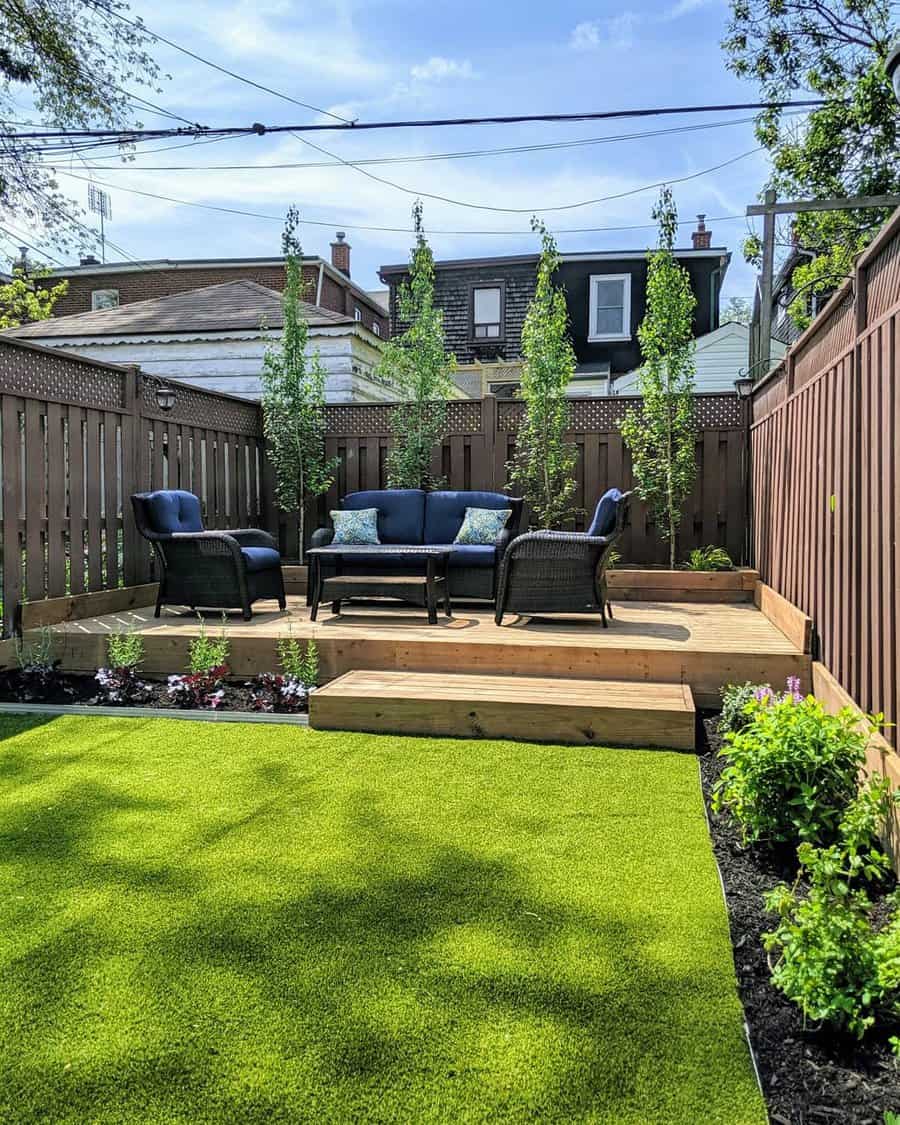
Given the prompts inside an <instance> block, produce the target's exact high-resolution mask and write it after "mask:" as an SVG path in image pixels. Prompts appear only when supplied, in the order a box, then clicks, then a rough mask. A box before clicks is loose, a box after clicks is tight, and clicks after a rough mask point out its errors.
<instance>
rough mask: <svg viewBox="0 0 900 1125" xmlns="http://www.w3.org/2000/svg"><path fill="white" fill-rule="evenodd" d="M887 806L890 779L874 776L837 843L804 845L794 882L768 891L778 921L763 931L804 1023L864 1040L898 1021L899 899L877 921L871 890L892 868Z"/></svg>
mask: <svg viewBox="0 0 900 1125" xmlns="http://www.w3.org/2000/svg"><path fill="white" fill-rule="evenodd" d="M890 804H891V795H890V786H889V783H888V782H887V781H886V780H885V779H884V778H875V779H873V780H872V781H870V782H869V783H868V784H867V785H866V786H865V788H863V789H862V790H861V791H860V793H859V795H858V796H857V797H855V798H854V799H853V800H852V801H851V802H850V803H849V805H848V806H847V808H846V810H845V811H844V814H843V816H842V818H841V821H840V824H839V827H838V834H837V839H836V841H835V843H833V844H832V845H831V846H830V847H826V848H820V847H814V846H813V845H812V844H809V843H805V844H801V845H800V847H799V848H798V849H797V856H798V859H799V861H800V870H799V873H798V875H797V879H796V881H795V883H794V885H793V886H787V885H786V884H784V883H782V884H779V886H777V887H775V889H774V890H772V891H770V892H769V894H768V895H766V907H767V909H768V910H770V911H772V912H773V913H775V914H777V915H778V919H779V921H778V925H777V927H776V928H775V929H774V930H773V931H772V932H771V933H767V934H764V935H763V944H764V945H765V947H766V950H767V951H768V953H769V956H770V964H771V966H772V983H773V984H774V985H775V987H776V988H778V989H780V990H781V991H782V992H783V993H784V994H785V995H786V996H787V997H789V998H790V999H791V1000H793V1001H794V1002H795V1003H796V1004H797V1005H798V1006H799V1007H800V1009H801V1010H802V1012H803V1017H804V1020H813V1021H814V1022H816V1023H825V1024H828V1025H830V1026H832V1027H835V1028H837V1029H841V1030H847V1031H849V1032H850V1033H851V1034H853V1035H856V1036H857V1037H859V1038H862V1036H863V1035H864V1034H865V1033H866V1031H868V1030H869V1028H871V1027H873V1026H874V1025H875V1024H876V1023H878V1022H880V1021H889V1022H890V1023H896V1021H897V1019H898V1018H900V915H898V914H897V910H896V899H895V900H894V902H893V903H892V910H891V916H890V918H889V919H888V920H887V922H885V923H882V924H876V921H875V918H874V917H873V914H874V911H873V903H872V900H871V898H870V897H869V892H868V888H867V885H868V884H869V883H871V882H873V881H878V880H881V879H882V878H884V876H885V875H887V873H888V872H889V870H890V863H889V861H888V858H887V856H885V855H884V854H883V853H882V852H881V851H880V850H879V849H878V847H877V835H878V832H879V830H880V828H881V827H882V825H883V823H884V819H885V817H886V816H887V814H888V812H889V809H890ZM895 1049H896V1046H895Z"/></svg>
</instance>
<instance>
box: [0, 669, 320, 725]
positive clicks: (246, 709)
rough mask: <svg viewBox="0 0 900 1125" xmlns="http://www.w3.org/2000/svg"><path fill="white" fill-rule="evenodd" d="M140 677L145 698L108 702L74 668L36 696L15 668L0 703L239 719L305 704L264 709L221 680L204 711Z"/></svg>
mask: <svg viewBox="0 0 900 1125" xmlns="http://www.w3.org/2000/svg"><path fill="white" fill-rule="evenodd" d="M141 679H142V680H143V682H144V683H145V684H146V685H147V688H148V691H149V694H148V697H147V698H146V699H142V700H141V701H140V702H139V703H138V704H137V705H135V706H131V705H128V704H122V705H120V706H117V705H116V704H110V703H108V702H107V701H106V700H103V701H100V700H98V698H97V681H96V680H95V679H94V677H93V676H88V675H83V674H79V673H76V672H60V673H57V675H56V676H55V677H54V682H53V685H52V686H51V688H50V690H49V691H48V692H47V694H46V695H45V696H42V697H40V698H38V697H36V696H29V695H28V694H27V693H24V692H23V691H22V688H21V684H20V674H19V672H18V671H17V670H11V671H7V672H2V673H0V704H16V705H22V704H26V705H28V706H29V709H30V708H31V707H32V706H35V705H37V706H41V705H50V706H61V705H65V706H73V705H77V706H78V707H79V709H82V708H84V707H97V709H98V711H99V710H100V708H101V707H102V709H103V710H104V711H105V712H110V711H113V712H115V711H122V712H131V711H133V712H135V713H140V714H144V713H146V712H152V711H168V712H174V713H175V714H178V715H181V714H185V715H188V714H190V716H191V717H194V718H197V717H202V716H204V715H220V714H223V713H227V714H229V715H233V716H235V717H237V718H241V719H249V720H250V721H253V720H254V719H260V718H264V719H268V720H273V719H281V720H285V719H293V718H296V717H297V716H298V714H303V715H304V716H305V712H306V707H305V706H304V707H303V708H302V709H300V710H299V711H287V710H280V709H276V711H275V712H264V711H260V710H258V709H254V707H253V692H252V689H251V688H250V687H249V686H248V685H247V684H246V683H245V682H244V681H242V680H235V681H225V682H224V684H223V688H224V693H225V694H224V696H223V698H222V701H221V702H220V703H219V705H218V707H216V708H214V709H213V708H208V709H205V710H204V711H199V712H198V711H196V710H190V711H188V710H187V709H185V708H182V707H179V706H178V705H177V704H175V703H173V702H172V700H171V699H170V698H169V696H168V692H167V690H166V689H167V686H168V685H167V681H166V680H164V679H163V680H161V679H154V678H153V677H151V676H142V677H141Z"/></svg>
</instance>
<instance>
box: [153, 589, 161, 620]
mask: <svg viewBox="0 0 900 1125" xmlns="http://www.w3.org/2000/svg"><path fill="white" fill-rule="evenodd" d="M162 606H163V600H162V594H157V596H156V609H155V610H154V611H153V616H154V617H159V611H160V610H161V609H162Z"/></svg>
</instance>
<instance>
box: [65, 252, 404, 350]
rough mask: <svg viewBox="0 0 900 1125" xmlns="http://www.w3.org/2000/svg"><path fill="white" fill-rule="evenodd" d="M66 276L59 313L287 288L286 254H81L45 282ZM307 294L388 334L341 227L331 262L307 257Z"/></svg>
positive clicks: (325, 306)
mask: <svg viewBox="0 0 900 1125" xmlns="http://www.w3.org/2000/svg"><path fill="white" fill-rule="evenodd" d="M62 279H66V280H67V281H68V282H69V291H68V293H67V294H66V295H65V297H63V298H62V299H61V300H60V301H58V302H57V305H56V308H55V310H54V315H55V316H71V315H73V314H75V313H85V312H96V311H97V310H99V309H104V308H115V307H118V306H120V305H130V304H133V303H134V302H136V301H147V300H152V299H154V298H157V297H172V296H174V295H176V294H178V293H186V292H188V291H190V290H194V289H206V288H209V287H210V286H212V285H221V284H223V283H225V282H230V281H253V282H256V284H257V285H262V286H264V287H265V288H266V289H274V290H276V291H281V290H283V289H284V258H282V257H275V258H199V259H172V258H160V259H157V260H153V261H142V262H106V263H102V262H99V261H97V259H96V258H93V257H88V258H82V259H81V263H80V264H79V265H77V266H67V267H63V268H61V269H55V270H51V271H50V273H49V274H48V275H47V278H46V280H45V284H46V285H48V286H52V285H55V284H56V283H57V282H58V281H61V280H62ZM303 281H304V287H305V293H304V297H305V299H306V300H307V301H308V302H309V303H310V304H312V305H316V306H317V307H319V308H322V309H327V310H328V311H330V312H334V313H338V314H339V315H340V316H348V317H351V318H352V319H354V320H356V321H358V322H359V323H361V324H362V325H363V326H364V327H365V328H368V330H369V331H370V332H373V333H374V334H375V335H376V336H381V337H386V336H387V334H388V327H389V320H388V314H387V310H386V309H385V307H384V305H383V304H382V303H381V301H380V300H379V297H378V295H373V294H371V293H369V292H367V291H366V290H365V289H363V288H362V287H361V286H359V285H357V284H356V282H354V281H353V280H352V279H351V277H350V244H349V243H348V242H347V241H346V239H345V236H344V233H343V231H338V233H337V235H336V236H335V241H334V242H332V243H331V260H330V261H327V262H326V261H325V260H324V259H323V258H319V257H317V256H315V255H308V254H305V255H304V256H303Z"/></svg>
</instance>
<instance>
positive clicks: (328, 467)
mask: <svg viewBox="0 0 900 1125" xmlns="http://www.w3.org/2000/svg"><path fill="white" fill-rule="evenodd" d="M299 222H300V217H299V215H298V213H297V209H296V207H290V208H289V209H288V213H287V218H286V220H285V224H284V233H283V234H282V237H281V245H282V250H283V253H284V255H285V263H284V276H285V285H284V294H283V296H282V300H281V307H282V310H283V314H284V328H283V329H282V334H281V339H280V341H279V343H278V344H277V345H275V346H273V347H271V348H269V349H267V351H266V354H265V357H264V359H263V371H262V410H263V427H264V431H265V435H266V442H267V453H268V457H269V460H270V461H271V463H272V468H273V469H274V472H275V494H276V496H277V498H278V503H279V505H280V506H281V507H282V508H283V509H284V511H286V512H293V511H296V512H297V514H298V520H299V531H300V554H301V557H302V555H303V546H304V536H305V532H306V508H307V505H308V503H309V501H310V500H311V499H313V498H314V497H316V496H320V495H321V494H322V493H323V492H326V491H327V490H328V488H329V487H330V485H331V482H332V481H333V479H334V472H335V468H336V462H335V461H334V460H329V459H328V458H327V457H326V456H325V380H326V371H325V368H324V367H323V366H322V361H321V359H320V357H319V353H318V351H315V352H313V353H312V355H309V354H307V348H308V344H309V325H308V324H307V322H306V317H305V316H304V313H303V306H302V304H301V302H302V300H303V280H302V261H303V253H302V250H301V248H300V243H299V241H298V238H297V227H298V225H299Z"/></svg>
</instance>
